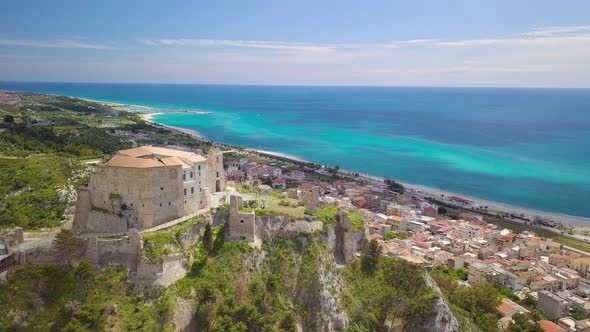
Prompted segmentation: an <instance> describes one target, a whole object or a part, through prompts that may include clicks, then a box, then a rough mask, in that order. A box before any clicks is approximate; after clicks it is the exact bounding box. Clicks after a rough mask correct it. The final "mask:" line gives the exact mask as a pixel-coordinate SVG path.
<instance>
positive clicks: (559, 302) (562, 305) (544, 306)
mask: <svg viewBox="0 0 590 332" xmlns="http://www.w3.org/2000/svg"><path fill="white" fill-rule="evenodd" d="M537 294H538V296H539V299H538V305H539V308H540V309H541V310H542V311H543V312H544V313H545V314H546V315H547V317H549V318H551V319H555V318H561V317H564V316H567V315H568V313H569V305H568V302H567V301H566V300H565V299H563V298H562V297H560V296H559V295H557V294H555V293H551V292H548V291H545V290H543V291H540V292H538V293H537Z"/></svg>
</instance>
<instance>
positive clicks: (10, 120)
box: [4, 114, 14, 123]
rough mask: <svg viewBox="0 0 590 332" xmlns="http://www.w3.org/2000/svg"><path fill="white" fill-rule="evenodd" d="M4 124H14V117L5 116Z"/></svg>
mask: <svg viewBox="0 0 590 332" xmlns="http://www.w3.org/2000/svg"><path fill="white" fill-rule="evenodd" d="M4 122H6V123H14V116H12V115H10V114H6V115H5V116H4Z"/></svg>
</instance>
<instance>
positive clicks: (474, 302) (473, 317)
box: [432, 269, 501, 332]
mask: <svg viewBox="0 0 590 332" xmlns="http://www.w3.org/2000/svg"><path fill="white" fill-rule="evenodd" d="M446 272H448V273H446ZM432 276H433V278H434V280H435V281H436V283H437V284H438V286H439V287H440V289H441V291H442V293H443V295H444V297H445V298H446V299H447V302H448V303H449V305H450V307H451V309H452V310H453V312H454V314H455V316H457V318H458V319H459V320H460V321H461V323H462V325H463V326H477V328H478V329H479V330H481V331H484V332H487V331H497V325H496V322H497V320H498V318H500V317H499V316H500V315H499V313H498V311H497V310H496V307H498V305H499V304H500V302H501V296H500V292H499V291H498V289H497V288H496V287H495V286H494V285H493V284H490V283H484V284H479V285H472V286H471V287H467V286H462V285H460V284H459V283H458V282H457V279H458V277H460V275H458V274H456V273H455V272H452V273H451V272H450V271H445V270H444V269H435V270H434V271H433V273H432Z"/></svg>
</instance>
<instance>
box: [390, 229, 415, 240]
mask: <svg viewBox="0 0 590 332" xmlns="http://www.w3.org/2000/svg"><path fill="white" fill-rule="evenodd" d="M408 237H410V232H406V231H391V232H389V233H387V234H385V240H391V239H400V240H405V239H407V238H408Z"/></svg>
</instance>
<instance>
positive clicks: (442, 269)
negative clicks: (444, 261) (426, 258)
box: [432, 265, 469, 281]
mask: <svg viewBox="0 0 590 332" xmlns="http://www.w3.org/2000/svg"><path fill="white" fill-rule="evenodd" d="M432 273H433V274H437V275H440V276H441V277H443V278H451V279H454V280H458V281H465V280H467V277H468V276H469V271H468V270H467V269H466V268H464V267H461V268H458V269H456V270H455V269H452V268H450V267H448V266H445V265H437V266H435V267H434V268H432Z"/></svg>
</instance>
